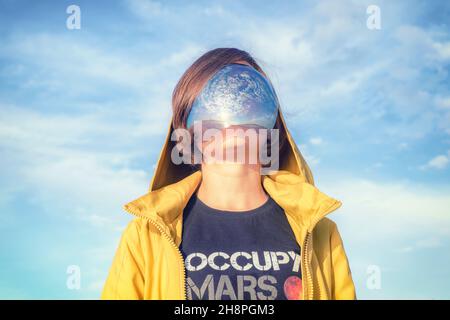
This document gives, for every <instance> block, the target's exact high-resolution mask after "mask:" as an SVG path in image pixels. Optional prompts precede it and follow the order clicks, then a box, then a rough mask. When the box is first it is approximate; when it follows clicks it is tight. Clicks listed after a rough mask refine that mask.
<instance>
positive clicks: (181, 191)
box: [124, 110, 342, 244]
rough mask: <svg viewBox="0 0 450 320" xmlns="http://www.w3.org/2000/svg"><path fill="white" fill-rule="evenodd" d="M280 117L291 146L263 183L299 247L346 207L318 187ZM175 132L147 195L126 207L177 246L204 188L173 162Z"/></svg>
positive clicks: (198, 177) (197, 173)
mask: <svg viewBox="0 0 450 320" xmlns="http://www.w3.org/2000/svg"><path fill="white" fill-rule="evenodd" d="M278 117H280V120H281V121H280V123H281V128H280V130H283V131H284V133H285V136H286V139H287V143H285V144H284V146H283V148H282V149H281V150H280V152H279V170H278V171H275V172H274V173H272V174H270V175H263V176H262V177H261V179H262V184H263V187H264V189H265V190H266V192H267V193H268V194H269V195H270V196H271V197H272V198H273V199H274V201H275V202H277V203H278V205H279V206H280V207H282V208H283V209H284V210H285V212H286V214H287V216H288V219H289V220H290V221H291V222H292V226H293V229H294V232H295V234H296V237H297V239H298V240H299V241H301V239H302V238H303V237H304V236H305V234H306V232H307V231H311V230H312V228H313V227H314V226H315V224H316V223H317V222H318V221H319V220H320V219H321V218H323V217H324V216H325V215H327V214H328V213H330V212H332V211H334V210H335V209H337V208H339V207H340V206H341V204H342V203H341V202H340V201H339V200H337V199H334V198H333V197H330V196H328V195H326V194H325V193H323V192H321V191H320V190H319V189H317V188H316V187H315V186H314V179H313V175H312V173H311V170H310V168H309V166H308V164H307V163H306V161H305V159H304V157H303V155H302V154H301V152H300V151H299V149H298V148H297V146H296V144H295V142H294V140H293V138H292V136H291V134H290V132H289V130H288V128H287V127H286V123H285V120H284V118H283V115H282V112H281V110H279V114H278ZM173 130H174V128H173V126H172V121H171V122H170V125H169V130H168V132H167V136H166V139H165V142H164V146H163V148H162V150H161V153H160V156H159V160H158V162H157V165H156V169H155V173H154V176H153V178H152V180H151V183H150V186H149V191H148V193H147V194H145V195H143V196H141V197H139V198H138V199H135V200H133V201H131V202H129V203H127V204H125V205H124V209H125V210H126V211H128V212H131V213H134V214H135V215H138V216H144V217H148V218H152V219H153V220H155V221H156V222H158V223H159V224H160V225H161V228H162V229H163V230H164V231H166V232H167V233H169V234H170V235H171V236H172V237H173V239H174V241H175V242H176V243H177V244H179V243H181V226H182V221H181V220H182V219H181V216H182V215H181V212H182V211H183V209H184V207H185V206H186V205H187V202H188V201H189V199H190V197H191V196H192V194H193V193H194V192H195V190H196V189H197V187H198V186H199V183H200V182H201V171H200V170H197V171H193V169H192V166H189V165H187V164H180V165H176V164H174V163H173V162H172V161H171V150H172V148H174V147H175V142H174V141H171V135H172V132H173ZM280 136H281V133H280Z"/></svg>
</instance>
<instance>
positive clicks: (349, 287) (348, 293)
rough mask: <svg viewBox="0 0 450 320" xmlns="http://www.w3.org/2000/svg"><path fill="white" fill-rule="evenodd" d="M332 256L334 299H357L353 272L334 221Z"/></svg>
mask: <svg viewBox="0 0 450 320" xmlns="http://www.w3.org/2000/svg"><path fill="white" fill-rule="evenodd" d="M330 240H331V256H332V263H333V290H332V295H333V297H332V298H333V299H336V300H355V299H356V292H355V286H354V284H353V279H352V274H351V270H350V266H349V263H348V259H347V255H346V254H345V250H344V245H343V242H342V239H341V235H340V234H339V230H338V228H337V226H336V224H335V223H333V227H332V231H331V239H330Z"/></svg>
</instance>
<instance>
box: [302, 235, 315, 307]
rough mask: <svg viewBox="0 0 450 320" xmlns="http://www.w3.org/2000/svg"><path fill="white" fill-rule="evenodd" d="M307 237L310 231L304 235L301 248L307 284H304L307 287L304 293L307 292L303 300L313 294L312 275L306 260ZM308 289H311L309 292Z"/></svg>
mask: <svg viewBox="0 0 450 320" xmlns="http://www.w3.org/2000/svg"><path fill="white" fill-rule="evenodd" d="M309 237H310V233H309V232H307V233H306V236H305V240H304V241H303V250H302V252H303V259H302V260H303V265H304V266H305V268H304V269H305V273H306V283H307V285H306V289H307V292H306V293H307V294H306V295H305V300H308V299H309V297H312V296H313V289H314V287H313V281H312V276H311V273H310V271H309V264H308V260H307V259H308V244H309V241H308V239H309ZM310 288H311V289H310ZM309 291H311V293H309Z"/></svg>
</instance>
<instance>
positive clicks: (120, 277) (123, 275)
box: [101, 220, 144, 300]
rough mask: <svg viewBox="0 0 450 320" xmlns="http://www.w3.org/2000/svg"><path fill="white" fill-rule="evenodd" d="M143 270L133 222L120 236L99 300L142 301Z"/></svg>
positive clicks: (137, 234) (136, 232)
mask: <svg viewBox="0 0 450 320" xmlns="http://www.w3.org/2000/svg"><path fill="white" fill-rule="evenodd" d="M143 270H144V259H143V256H142V250H141V245H140V242H139V232H138V226H137V222H136V221H135V220H133V221H131V222H130V223H129V224H128V226H127V228H126V229H125V231H124V233H123V234H122V238H121V240H120V243H119V247H118V249H117V251H116V254H115V256H114V260H113V263H112V266H111V269H110V271H109V275H108V278H107V279H106V283H105V285H104V288H103V292H102V295H101V299H103V300H116V299H117V300H119V299H120V300H122V299H123V300H131V299H143V291H144V276H143Z"/></svg>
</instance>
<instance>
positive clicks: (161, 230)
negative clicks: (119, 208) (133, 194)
mask: <svg viewBox="0 0 450 320" xmlns="http://www.w3.org/2000/svg"><path fill="white" fill-rule="evenodd" d="M124 209H125V211H127V212H128V213H131V214H132V215H134V216H136V217H139V218H143V219H146V220H147V221H149V222H150V223H151V224H153V225H154V226H155V227H156V228H157V229H158V230H159V232H161V234H162V235H163V236H165V237H166V238H167V240H168V241H169V243H170V244H171V245H172V246H173V247H174V248H175V250H176V251H177V253H178V256H179V258H180V260H179V261H180V262H181V267H180V269H181V292H182V293H183V298H184V300H187V296H186V284H185V282H186V270H185V269H184V258H183V254H182V253H181V251H180V248H179V247H178V246H177V244H176V243H175V241H173V239H172V237H171V236H170V235H168V234H167V232H165V231H164V230H163V229H162V228H161V226H160V224H159V223H158V222H156V221H155V220H153V219H151V218H149V217H146V216H143V215H140V214H138V213H137V212H135V211H134V210H132V209H131V208H128V207H124Z"/></svg>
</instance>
